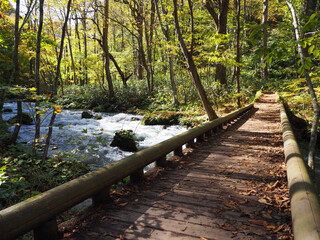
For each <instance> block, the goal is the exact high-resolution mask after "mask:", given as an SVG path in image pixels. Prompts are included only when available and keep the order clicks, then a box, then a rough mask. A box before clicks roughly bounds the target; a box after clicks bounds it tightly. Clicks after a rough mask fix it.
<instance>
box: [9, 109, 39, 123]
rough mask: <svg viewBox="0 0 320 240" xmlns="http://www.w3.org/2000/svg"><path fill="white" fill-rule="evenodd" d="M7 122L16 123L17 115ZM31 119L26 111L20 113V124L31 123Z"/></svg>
mask: <svg viewBox="0 0 320 240" xmlns="http://www.w3.org/2000/svg"><path fill="white" fill-rule="evenodd" d="M8 123H10V124H14V123H18V116H17V115H16V116H14V117H12V118H10V119H9V120H8ZM32 123H33V119H32V117H31V116H30V115H29V114H28V113H24V112H23V113H22V124H24V125H32Z"/></svg>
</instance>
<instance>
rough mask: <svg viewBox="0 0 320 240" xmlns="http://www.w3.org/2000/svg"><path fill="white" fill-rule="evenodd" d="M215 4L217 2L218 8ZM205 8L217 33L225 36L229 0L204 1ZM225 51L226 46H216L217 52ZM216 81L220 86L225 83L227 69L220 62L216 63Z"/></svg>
mask: <svg viewBox="0 0 320 240" xmlns="http://www.w3.org/2000/svg"><path fill="white" fill-rule="evenodd" d="M215 2H217V4H218V6H217V5H216V4H215ZM205 7H206V8H207V10H208V12H209V13H210V15H211V17H212V18H213V20H214V23H215V25H216V27H217V32H218V33H219V34H223V35H225V34H227V23H228V9H229V0H218V1H214V2H213V1H212V0H206V3H205ZM216 8H218V10H219V12H218V13H217V12H216ZM225 49H226V44H220V45H218V46H217V50H218V51H220V52H223V51H224V50H225ZM216 80H218V81H219V82H220V83H221V84H226V83H227V69H226V66H225V65H224V64H223V63H221V62H217V64H216Z"/></svg>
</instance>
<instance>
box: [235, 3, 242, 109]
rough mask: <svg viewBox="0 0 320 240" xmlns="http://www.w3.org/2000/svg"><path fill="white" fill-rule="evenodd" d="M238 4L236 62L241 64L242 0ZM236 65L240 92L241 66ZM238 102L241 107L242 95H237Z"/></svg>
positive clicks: (238, 91)
mask: <svg viewBox="0 0 320 240" xmlns="http://www.w3.org/2000/svg"><path fill="white" fill-rule="evenodd" d="M236 2H237V5H236V11H237V15H236V19H237V20H236V22H237V37H236V38H237V44H236V45H237V46H236V49H237V57H236V62H237V63H238V64H239V65H240V62H241V53H240V33H241V26H240V14H241V0H236ZM239 65H238V66H236V82H237V93H238V94H240V66H239ZM237 103H238V107H239V108H240V107H241V98H240V96H238V97H237Z"/></svg>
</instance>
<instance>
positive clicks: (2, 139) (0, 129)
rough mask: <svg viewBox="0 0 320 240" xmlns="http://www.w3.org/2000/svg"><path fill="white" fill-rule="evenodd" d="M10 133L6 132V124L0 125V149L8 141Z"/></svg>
mask: <svg viewBox="0 0 320 240" xmlns="http://www.w3.org/2000/svg"><path fill="white" fill-rule="evenodd" d="M10 136H11V134H10V132H9V130H8V125H7V124H6V123H1V124H0V149H2V148H4V147H5V146H6V145H7V144H8V142H9V139H10Z"/></svg>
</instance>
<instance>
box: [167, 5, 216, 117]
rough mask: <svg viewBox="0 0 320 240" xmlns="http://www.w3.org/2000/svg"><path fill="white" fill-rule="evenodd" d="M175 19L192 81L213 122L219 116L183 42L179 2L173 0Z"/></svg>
mask: <svg viewBox="0 0 320 240" xmlns="http://www.w3.org/2000/svg"><path fill="white" fill-rule="evenodd" d="M191 17H193V16H191ZM173 18H174V25H175V30H176V34H177V37H178V41H179V44H180V48H181V50H182V53H183V56H184V58H185V60H186V62H187V69H188V70H189V71H190V73H191V78H192V81H193V83H194V84H195V87H196V89H197V91H198V94H199V97H200V99H201V102H202V105H203V107H204V109H205V110H206V112H207V115H208V118H209V120H210V121H212V120H214V119H216V118H217V117H218V116H217V114H216V113H215V111H214V110H213V109H212V106H211V104H210V102H209V101H208V99H207V95H206V92H205V90H204V88H203V86H202V83H201V81H200V78H199V74H198V72H197V68H196V65H195V63H194V61H193V57H192V54H190V53H189V52H188V49H187V47H186V45H185V42H184V40H183V37H182V33H181V30H180V26H179V20H178V9H177V0H173Z"/></svg>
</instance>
